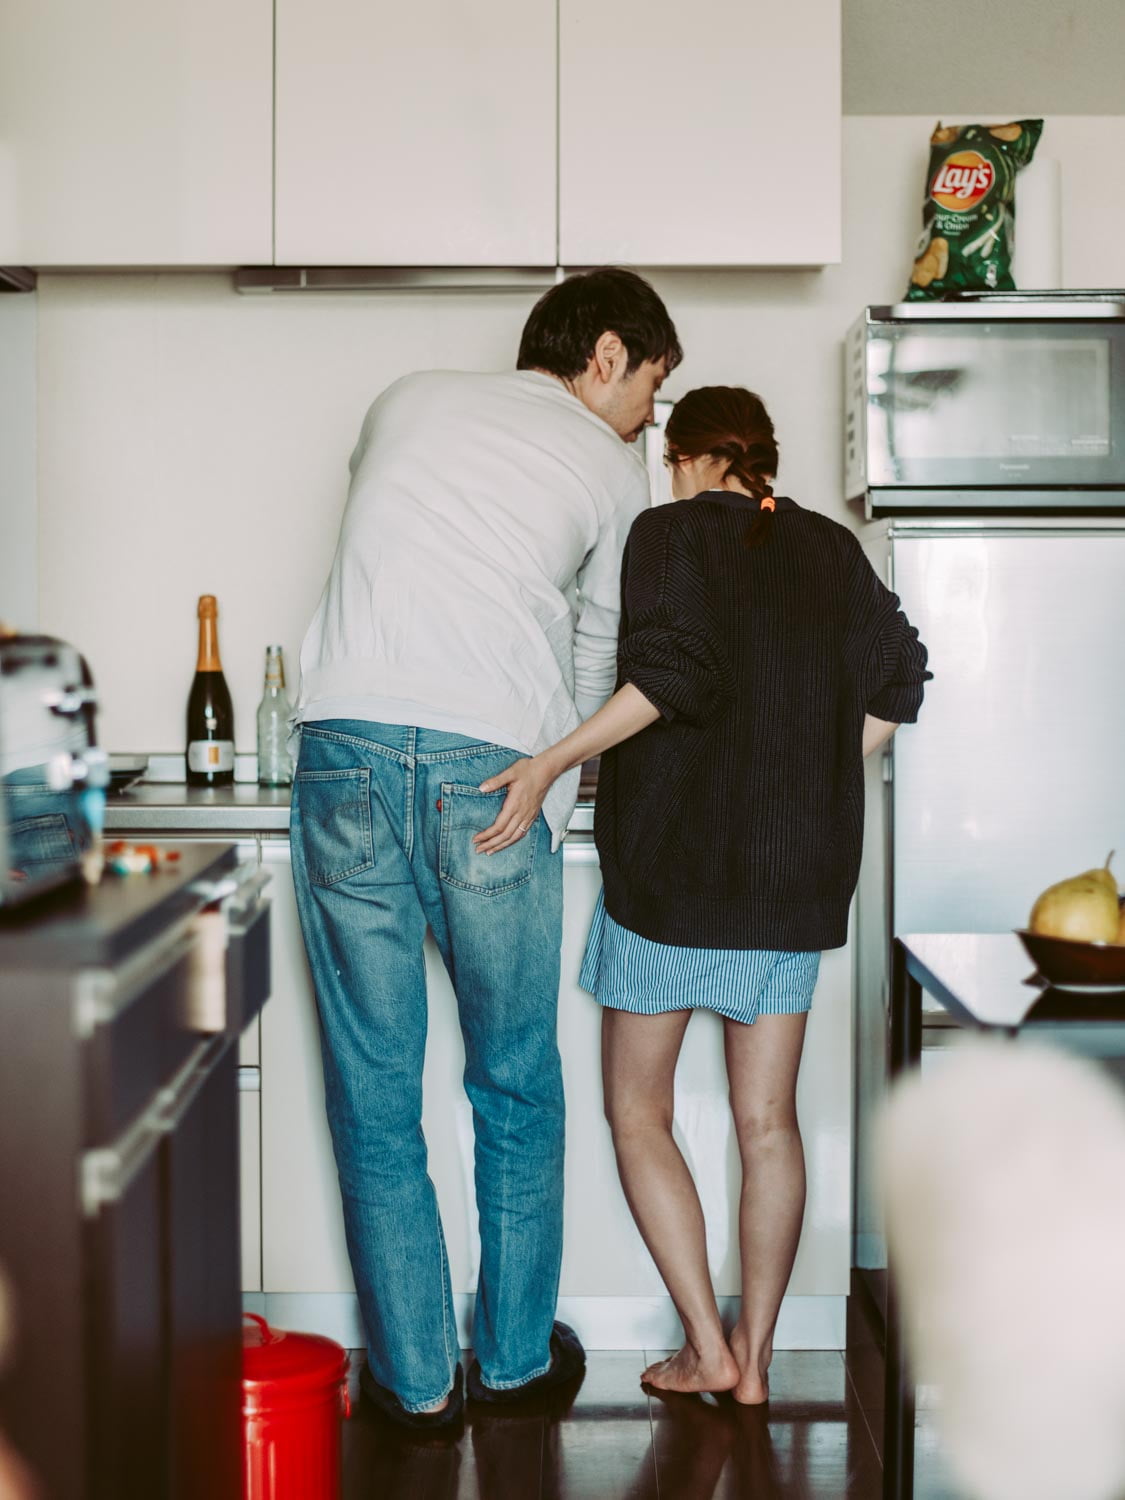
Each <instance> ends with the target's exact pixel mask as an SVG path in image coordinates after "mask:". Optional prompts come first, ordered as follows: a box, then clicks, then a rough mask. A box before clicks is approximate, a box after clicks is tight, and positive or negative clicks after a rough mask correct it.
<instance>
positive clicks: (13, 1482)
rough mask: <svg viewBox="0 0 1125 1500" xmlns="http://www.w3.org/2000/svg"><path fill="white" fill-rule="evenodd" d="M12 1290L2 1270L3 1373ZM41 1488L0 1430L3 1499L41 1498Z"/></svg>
mask: <svg viewBox="0 0 1125 1500" xmlns="http://www.w3.org/2000/svg"><path fill="white" fill-rule="evenodd" d="M12 1334H13V1330H12V1303H11V1291H10V1290H9V1287H8V1283H7V1281H6V1280H5V1279H4V1274H3V1272H2V1271H0V1373H2V1372H3V1369H4V1366H5V1364H6V1363H7V1359H8V1350H9V1348H10V1347H11V1343H12ZM39 1496H40V1491H39V1489H38V1487H37V1486H36V1485H35V1484H33V1483H32V1479H31V1473H30V1471H29V1470H28V1468H27V1466H26V1465H25V1464H24V1463H23V1462H22V1461H21V1460H20V1458H19V1457H18V1456H17V1454H16V1453H15V1452H14V1451H13V1450H12V1449H11V1448H10V1447H9V1445H8V1444H7V1443H6V1442H5V1440H4V1434H3V1433H2V1432H0V1500H39Z"/></svg>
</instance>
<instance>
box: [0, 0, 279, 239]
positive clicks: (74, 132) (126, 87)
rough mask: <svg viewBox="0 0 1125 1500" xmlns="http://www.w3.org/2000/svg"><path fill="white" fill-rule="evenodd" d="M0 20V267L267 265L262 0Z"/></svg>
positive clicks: (266, 20)
mask: <svg viewBox="0 0 1125 1500" xmlns="http://www.w3.org/2000/svg"><path fill="white" fill-rule="evenodd" d="M0 17H2V25H0V263H7V264H13V265H32V266H51V265H83V266H99V265H156V266H175V265H233V264H239V263H245V262H248V261H258V262H261V261H268V260H269V259H270V258H271V222H272V204H271V170H270V169H271V160H272V149H273V141H272V95H273V66H272V63H273V49H272V30H273V6H272V3H271V0H237V3H236V4H231V3H230V0H191V3H190V4H181V5H175V4H168V3H161V4H154V3H153V0H98V3H97V4H93V3H91V0H23V3H17V0H7V3H4V4H3V7H2V9H0Z"/></svg>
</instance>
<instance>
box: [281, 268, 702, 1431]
mask: <svg viewBox="0 0 1125 1500" xmlns="http://www.w3.org/2000/svg"><path fill="white" fill-rule="evenodd" d="M681 357H682V354H681V349H680V345H679V341H678V339H677V337H676V331H675V328H674V327H673V325H672V322H671V320H670V318H669V316H668V313H667V311H666V309H665V307H664V305H663V303H662V302H661V301H660V299H659V297H658V296H657V295H656V293H655V292H654V291H653V290H652V288H651V287H650V286H649V285H648V284H647V282H645V281H643V280H642V279H641V278H640V277H639V276H636V275H634V274H632V273H631V272H628V271H623V270H616V269H604V270H599V271H591V272H588V273H586V274H584V275H580V276H574V277H572V278H570V279H569V280H567V281H564V282H562V283H560V284H559V285H558V286H555V287H552V289H551V290H550V291H549V292H547V293H546V295H545V296H544V297H543V298H541V300H540V301H539V302H538V303H537V305H536V306H535V308H534V309H533V310H532V313H531V316H530V318H529V319H528V322H527V325H526V327H525V329H524V333H523V338H522V341H521V344H520V352H519V360H518V370H517V371H516V372H514V373H508V374H502V375H478V374H459V373H450V372H441V371H437V372H430V373H427V374H420V375H412V376H408V377H406V378H405V379H403V380H400V381H398V382H396V383H395V384H394V385H392V386H391V387H390V389H389V390H387V391H386V392H384V394H383V395H382V396H381V397H380V398H379V399H378V400H377V401H376V402H375V404H374V405H373V406H372V408H371V410H370V411H369V412H368V414H367V417H366V420H365V421H364V424H363V430H362V432H361V434H360V439H359V444H358V446H357V448H356V450H355V453H354V454H353V455H352V460H351V471H352V483H351V490H350V493H349V497H348V504H347V508H346V510H345V512H344V518H343V522H342V525H341V531H340V542H339V546H338V548H337V552H336V558H335V561H334V562H333V565H332V571H331V574H330V576H329V579H328V583H327V585H326V587H325V590H324V594H323V596H322V598H321V601H320V605H319V607H318V609H317V612H316V616H315V618H314V619H313V622H312V625H311V626H310V628H309V631H308V634H307V636H306V638H305V642H304V645H303V647H302V650H301V691H300V696H299V700H298V707H297V718H298V720H299V721H300V724H301V747H300V758H299V762H298V767H297V775H296V780H295V784H294V791H293V814H292V838H293V873H294V878H295V880H296V885H297V900H298V906H299V909H300V915H301V925H302V930H303V932H304V937H305V945H306V948H307V950H308V955H309V962H310V965H311V968H312V974H313V980H314V983H315V986H316V992H317V1001H318V1005H319V1009H320V1017H321V1029H322V1036H323V1041H324V1070H325V1085H326V1097H327V1105H328V1118H329V1123H330V1126H331V1129H332V1138H333V1144H334V1148H335V1154H336V1163H337V1168H338V1171H339V1177H340V1186H341V1192H342V1195H343V1202H344V1220H345V1226H346V1229H347V1237H348V1249H349V1254H350V1256H351V1262H352V1269H353V1272H354V1274H355V1281H356V1289H357V1291H358V1293H359V1298H360V1304H361V1307H362V1311H363V1317H364V1323H365V1326H366V1331H367V1339H368V1359H369V1370H368V1371H366V1372H365V1381H364V1389H365V1391H366V1393H367V1394H368V1396H369V1397H370V1398H371V1399H372V1400H373V1401H375V1402H376V1404H377V1405H379V1406H380V1407H381V1409H382V1410H383V1411H384V1412H385V1413H386V1414H387V1415H388V1416H390V1417H391V1418H392V1419H393V1420H395V1421H397V1422H399V1423H400V1424H402V1425H405V1426H410V1427H415V1428H419V1427H424V1428H427V1429H431V1430H433V1429H443V1428H446V1429H447V1428H450V1427H452V1426H453V1425H454V1424H455V1423H456V1421H457V1419H458V1417H459V1415H460V1412H461V1408H462V1404H463V1392H462V1386H461V1369H460V1365H459V1363H458V1340H457V1330H456V1324H455V1320H454V1316H453V1310H452V1292H451V1286H450V1279H449V1270H448V1265H447V1260H446V1253H445V1245H444V1240H443V1238H442V1231H441V1220H440V1216H439V1213H438V1207H437V1202H436V1198H435V1194H434V1189H433V1185H432V1183H431V1182H430V1180H429V1177H428V1175H427V1170H426V1146H425V1141H424V1139H423V1136H422V1129H421V1113H422V1064H423V1058H424V1052H425V1036H426V985H425V971H424V967H423V955H422V944H423V939H424V936H425V932H426V927H427V925H428V926H429V927H430V928H431V929H432V931H433V934H434V938H435V940H436V942H437V944H438V947H439V949H440V951H441V955H442V958H443V960H444V962H445V965H446V968H447V970H448V971H449V975H450V978H451V980H452V982H453V986H454V989H455V991H456V995H457V1004H458V1010H459V1015H460V1021H461V1029H462V1032H463V1035H464V1039H465V1053H466V1066H465V1087H466V1091H467V1093H468V1095H469V1098H470V1100H471V1102H472V1105H473V1120H474V1127H475V1131H476V1196H477V1208H478V1212H479V1216H480V1235H481V1268H480V1282H479V1289H478V1292H477V1300H476V1311H475V1320H474V1328H473V1344H474V1349H475V1353H476V1360H475V1361H474V1363H473V1366H472V1368H471V1370H470V1373H469V1389H470V1394H471V1395H472V1396H473V1397H475V1398H476V1399H477V1400H480V1401H489V1402H496V1403H501V1402H506V1401H514V1400H522V1399H525V1398H527V1397H529V1396H531V1395H533V1394H539V1393H541V1392H542V1391H543V1390H544V1389H545V1388H547V1387H549V1386H552V1385H554V1384H557V1383H561V1382H562V1381H564V1380H566V1379H568V1378H570V1376H572V1375H574V1374H576V1373H577V1372H578V1371H579V1370H580V1369H581V1367H582V1363H583V1358H584V1356H583V1352H582V1348H581V1345H580V1344H579V1342H578V1340H577V1337H576V1336H575V1335H574V1333H573V1331H572V1330H570V1329H567V1328H566V1327H565V1325H564V1324H561V1323H554V1322H553V1319H554V1312H555V1303H556V1299H557V1293H558V1280H559V1265H560V1261H561V1257H562V1162H563V1095H562V1078H561V1070H560V1065H559V1054H558V1046H557V1041H556V1034H555V1033H556V1024H555V1023H556V1009H557V1003H558V982H559V949H560V944H561V936H562V852H561V848H560V845H561V841H562V838H563V835H564V834H565V832H566V827H567V823H568V820H569V818H570V816H571V813H572V812H573V808H574V801H575V796H576V792H577V772H575V773H573V774H572V775H571V776H570V777H569V778H566V779H564V780H563V781H561V782H559V783H558V784H556V786H555V787H554V788H553V790H552V792H551V795H550V796H549V797H548V798H547V800H546V802H545V804H544V808H543V813H542V815H541V816H540V817H539V818H538V819H537V820H536V821H535V823H534V824H533V825H532V826H530V827H529V828H528V829H527V830H526V831H525V834H524V836H523V837H522V838H521V839H520V840H519V841H518V842H517V843H515V844H514V845H512V847H511V848H508V849H505V850H504V851H502V852H501V853H500V854H496V855H483V854H478V853H477V852H476V850H475V849H474V846H473V842H472V841H473V837H474V835H475V834H477V833H480V832H481V831H482V830H483V829H485V828H486V827H488V826H489V825H490V824H491V823H492V822H493V820H494V818H495V816H496V813H497V811H498V809H499V807H500V806H501V805H502V803H503V800H504V793H503V792H498V793H493V794H484V793H482V792H481V790H480V786H481V783H482V782H484V781H486V780H487V779H488V778H489V777H490V776H494V775H497V774H498V773H499V772H500V771H502V770H504V769H505V768H506V767H507V766H508V765H509V764H510V763H511V758H512V757H511V752H512V751H513V750H515V751H517V752H521V753H525V754H531V753H534V752H535V751H537V750H540V749H543V748H545V747H546V746H547V745H549V744H552V743H553V742H554V741H555V740H557V739H558V738H559V737H560V736H561V735H563V734H565V733H567V732H568V731H569V730H571V729H573V728H574V727H575V726H576V725H577V724H578V723H579V722H580V720H581V719H582V718H585V717H587V716H588V715H589V714H591V713H592V712H594V711H595V710H596V709H597V708H598V707H600V705H601V704H602V702H603V701H604V700H605V699H606V698H607V697H608V696H609V695H610V693H611V692H612V690H613V687H614V679H615V665H616V664H615V658H616V638H617V621H618V612H619V583H620V564H621V553H622V550H623V547H624V543H625V538H626V536H627V534H628V531H629V528H630V526H631V524H632V522H633V519H634V517H635V516H636V515H637V514H638V512H639V511H641V510H642V509H644V507H645V506H646V505H647V504H648V501H649V496H648V485H647V480H646V476H645V470H644V467H643V465H642V463H641V461H640V459H639V458H638V456H637V455H636V454H635V453H634V452H633V451H632V450H631V449H630V448H629V447H627V446H626V445H627V444H630V443H632V442H633V441H634V439H635V438H636V437H637V436H638V435H639V434H640V432H641V430H642V429H643V428H644V426H645V425H646V423H648V422H650V421H651V420H652V415H653V398H654V396H655V393H656V391H657V390H658V389H659V387H660V384H661V382H662V381H663V379H664V377H665V376H666V375H667V373H668V372H669V371H670V370H671V369H672V368H673V367H674V366H675V365H676V364H678V362H679V360H680V358H681Z"/></svg>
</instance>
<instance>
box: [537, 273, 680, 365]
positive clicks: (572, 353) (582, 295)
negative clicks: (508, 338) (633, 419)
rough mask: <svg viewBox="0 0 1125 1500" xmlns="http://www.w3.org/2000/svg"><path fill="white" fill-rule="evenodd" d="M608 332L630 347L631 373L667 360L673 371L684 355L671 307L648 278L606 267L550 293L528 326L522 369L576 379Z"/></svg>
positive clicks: (558, 287)
mask: <svg viewBox="0 0 1125 1500" xmlns="http://www.w3.org/2000/svg"><path fill="white" fill-rule="evenodd" d="M603 333H615V334H616V335H617V337H618V338H619V339H620V340H621V342H622V343H623V344H624V345H625V348H626V349H627V350H628V354H629V358H628V363H627V364H626V366H625V370H626V374H629V375H631V374H632V373H633V372H634V371H635V370H638V369H639V368H640V367H641V365H643V364H644V363H645V361H646V360H652V361H654V362H655V361H656V360H658V359H663V360H665V361H666V363H667V367H668V369H669V370H673V369H675V367H676V365H678V364H679V363H680V361H681V360H682V359H683V357H684V351H683V350H682V349H681V348H680V341H679V339H678V338H677V336H676V329H675V325H674V324H673V322H672V319H671V318H670V317H669V316H668V309H667V308H666V307H665V306H664V304H663V302H661V300H660V298H659V297H658V296H657V295H656V293H655V292H654V291H653V289H652V287H651V286H649V284H648V282H647V281H646V280H645V279H644V277H643V276H638V275H637V274H636V272H635V271H624V270H622V269H621V268H620V267H619V266H603V267H602V268H601V269H600V270H597V271H581V272H579V273H578V274H577V275H575V276H568V277H567V279H566V280H565V281H560V282H559V284H558V286H553V287H552V288H551V290H550V291H549V292H544V294H543V296H542V297H540V299H539V301H538V302H537V303H536V304H535V306H534V307H533V308H532V309H531V316H530V317H529V318H528V320H527V323H526V324H525V325H524V330H523V337H522V338H521V339H520V352H519V359H518V360H517V361H516V368H517V369H520V370H546V371H547V373H548V374H550V375H557V376H559V377H560V379H563V380H568V379H573V378H574V377H575V376H577V375H581V374H583V373H584V372H585V370H586V367H587V366H588V365H589V363H590V360H591V359H592V358H593V356H594V347H595V345H596V344H597V342H598V340H599V339H600V338H601V336H602V334H603Z"/></svg>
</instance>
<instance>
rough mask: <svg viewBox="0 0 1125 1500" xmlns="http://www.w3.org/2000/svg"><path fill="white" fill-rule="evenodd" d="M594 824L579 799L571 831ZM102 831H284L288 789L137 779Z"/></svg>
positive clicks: (589, 807)
mask: <svg viewBox="0 0 1125 1500" xmlns="http://www.w3.org/2000/svg"><path fill="white" fill-rule="evenodd" d="M593 826H594V805H593V803H592V802H585V803H581V804H580V805H579V806H578V807H577V808H576V809H575V813H574V817H573V818H572V819H571V823H570V827H571V830H572V831H573V832H575V833H579V832H589V831H590V830H591V829H592V828H593ZM105 827H106V832H107V833H110V834H114V833H116V834H123V833H128V834H134V833H147V834H157V833H172V834H175V833H223V834H238V833H249V834H255V833H272V834H281V835H282V836H284V835H285V834H287V833H288V832H289V788H288V787H264V786H258V785H257V784H256V783H255V782H235V784H234V785H233V786H227V787H220V788H217V789H216V790H214V791H212V790H210V789H207V788H201V787H189V786H186V785H184V783H183V782H169V781H159V782H157V781H153V782H144V781H142V782H140V783H138V785H136V786H134V787H133V788H131V789H130V790H129V791H127V792H122V793H120V794H116V795H114V796H111V797H110V798H109V800H108V802H107V803H106V813H105Z"/></svg>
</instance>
